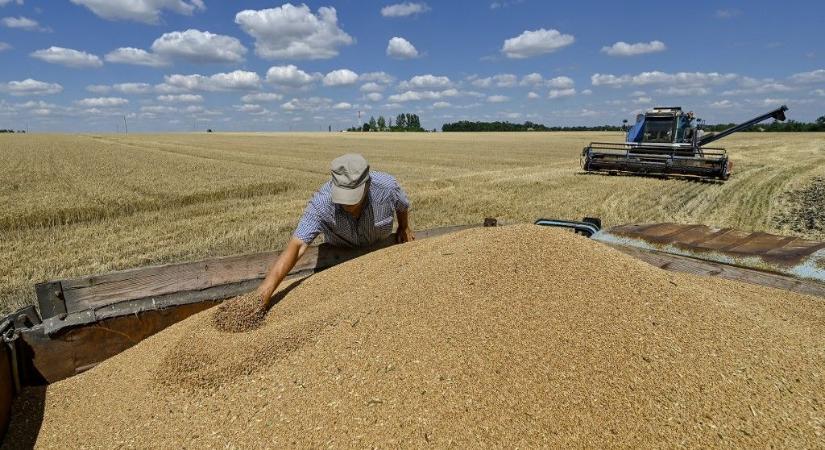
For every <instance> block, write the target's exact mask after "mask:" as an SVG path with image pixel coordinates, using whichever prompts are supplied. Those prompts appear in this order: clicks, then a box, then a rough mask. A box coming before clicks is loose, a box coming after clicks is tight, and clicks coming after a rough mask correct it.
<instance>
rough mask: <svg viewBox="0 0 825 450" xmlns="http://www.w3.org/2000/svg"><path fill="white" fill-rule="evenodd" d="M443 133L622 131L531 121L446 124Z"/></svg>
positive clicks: (443, 126)
mask: <svg viewBox="0 0 825 450" xmlns="http://www.w3.org/2000/svg"><path fill="white" fill-rule="evenodd" d="M441 131H444V132H449V131H622V127H621V126H614V125H598V126H589V127H586V126H576V127H559V126H556V127H548V126H546V125H544V124H541V123H533V122H530V121H527V122H524V123H512V122H471V121H469V120H460V121H458V122H453V123H445V124H444V125H442V126H441Z"/></svg>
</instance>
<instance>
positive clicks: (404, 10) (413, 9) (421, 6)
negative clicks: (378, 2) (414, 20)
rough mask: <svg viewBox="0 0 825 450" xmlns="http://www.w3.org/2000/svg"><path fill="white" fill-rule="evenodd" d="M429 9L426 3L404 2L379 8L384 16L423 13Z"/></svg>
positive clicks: (405, 15)
mask: <svg viewBox="0 0 825 450" xmlns="http://www.w3.org/2000/svg"><path fill="white" fill-rule="evenodd" d="M429 10H430V7H429V6H427V4H426V3H413V2H404V3H396V4H394V5H388V6H385V7H383V8H381V15H382V16H384V17H407V16H413V15H416V14H421V13H425V12H427V11H429Z"/></svg>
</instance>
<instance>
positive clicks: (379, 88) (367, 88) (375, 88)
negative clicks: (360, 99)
mask: <svg viewBox="0 0 825 450" xmlns="http://www.w3.org/2000/svg"><path fill="white" fill-rule="evenodd" d="M385 88H386V87H385V86H383V85H380V84H378V83H376V82H374V81H370V82H369V83H364V85H363V86H361V87H360V91H361V92H383V91H384V89H385Z"/></svg>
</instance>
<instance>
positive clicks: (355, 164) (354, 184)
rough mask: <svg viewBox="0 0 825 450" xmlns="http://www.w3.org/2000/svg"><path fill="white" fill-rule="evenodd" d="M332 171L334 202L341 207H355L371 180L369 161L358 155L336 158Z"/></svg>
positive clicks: (331, 167)
mask: <svg viewBox="0 0 825 450" xmlns="http://www.w3.org/2000/svg"><path fill="white" fill-rule="evenodd" d="M330 170H331V171H332V202H333V203H338V204H340V205H355V204H357V203H358V202H360V201H361V199H362V198H363V197H364V188H365V187H366V185H367V181H369V179H370V166H369V164H367V160H366V159H364V157H363V156H361V155H359V154H357V153H348V154H346V155H342V156H339V157H337V158H335V159H334V160H333V161H332V164H331V165H330Z"/></svg>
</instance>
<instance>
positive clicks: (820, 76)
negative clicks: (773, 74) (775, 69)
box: [791, 69, 825, 83]
mask: <svg viewBox="0 0 825 450" xmlns="http://www.w3.org/2000/svg"><path fill="white" fill-rule="evenodd" d="M791 81H793V82H794V83H825V69H817V70H812V71H810V72H800V73H795V74H793V75H791Z"/></svg>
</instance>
